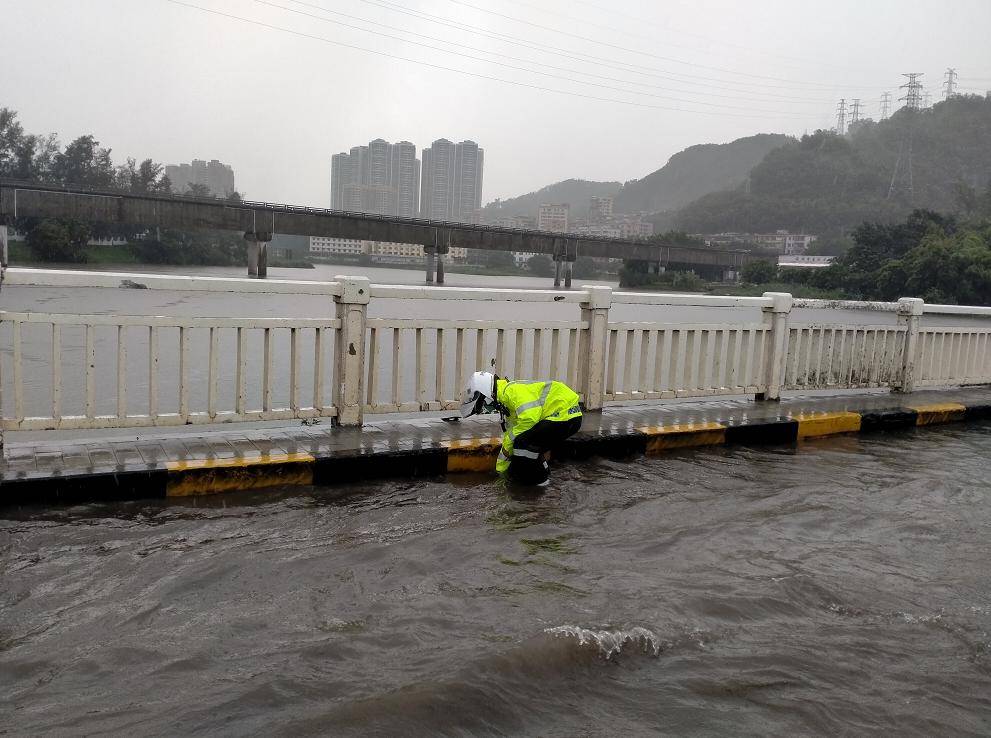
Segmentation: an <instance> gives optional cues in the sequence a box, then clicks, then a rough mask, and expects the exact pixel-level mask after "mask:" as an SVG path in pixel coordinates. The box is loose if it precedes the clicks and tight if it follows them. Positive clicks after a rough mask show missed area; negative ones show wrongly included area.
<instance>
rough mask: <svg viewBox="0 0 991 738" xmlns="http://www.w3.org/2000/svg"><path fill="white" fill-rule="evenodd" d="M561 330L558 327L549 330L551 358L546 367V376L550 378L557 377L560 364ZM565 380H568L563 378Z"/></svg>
mask: <svg viewBox="0 0 991 738" xmlns="http://www.w3.org/2000/svg"><path fill="white" fill-rule="evenodd" d="M560 353H561V331H560V329H558V328H554V329H552V330H551V358H550V366H549V368H548V376H549V377H550V378H551V379H557V378H558V371H559V369H560V366H561V356H560ZM564 381H565V382H567V381H568V380H567V379H565V380H564Z"/></svg>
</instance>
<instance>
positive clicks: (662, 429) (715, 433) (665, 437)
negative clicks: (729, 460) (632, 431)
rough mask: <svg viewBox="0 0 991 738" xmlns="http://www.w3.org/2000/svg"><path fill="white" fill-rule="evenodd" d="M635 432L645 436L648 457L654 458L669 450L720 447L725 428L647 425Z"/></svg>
mask: <svg viewBox="0 0 991 738" xmlns="http://www.w3.org/2000/svg"><path fill="white" fill-rule="evenodd" d="M637 430H638V431H639V432H640V433H643V434H644V435H645V436H647V448H646V453H647V455H648V456H655V455H658V454H661V453H663V452H664V451H668V450H671V449H677V448H694V447H698V446H722V445H723V444H725V443H726V426H725V425H723V424H722V423H712V422H704V423H675V424H673V425H648V426H643V427H641V428H638V429H637Z"/></svg>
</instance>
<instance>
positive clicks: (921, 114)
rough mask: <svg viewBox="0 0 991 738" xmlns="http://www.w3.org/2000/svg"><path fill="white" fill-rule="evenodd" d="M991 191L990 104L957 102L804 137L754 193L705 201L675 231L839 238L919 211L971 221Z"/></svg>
mask: <svg viewBox="0 0 991 738" xmlns="http://www.w3.org/2000/svg"><path fill="white" fill-rule="evenodd" d="M909 151H911V170H909ZM896 168H897V171H896ZM910 173H911V178H910V177H909V174H910ZM893 178H894V191H893V192H892V193H891V196H890V197H889V189H890V188H891V183H892V179H893ZM989 184H991V99H987V98H983V97H978V96H957V97H953V98H950V99H949V100H946V101H944V102H941V103H938V104H937V105H935V106H933V107H932V108H930V109H928V110H921V111H912V110H907V109H903V110H900V111H898V112H897V113H895V115H893V116H891V117H890V118H888V119H887V120H884V121H881V122H879V123H875V122H873V121H866V122H862V123H860V124H858V125H856V126H854V127H853V130H852V131H850V132H849V133H848V134H847V135H845V136H839V135H836V134H835V133H830V132H826V131H817V132H816V133H814V134H812V135H808V136H803V137H802V139H801V140H799V141H794V142H790V143H788V144H786V145H785V146H782V147H779V148H777V149H775V150H774V151H771V152H770V153H768V154H767V156H765V157H764V159H763V161H761V162H760V163H759V164H758V165H757V166H755V167H754V168H753V170H752V172H751V175H750V180H749V183H748V185H747V186H742V185H741V186H739V187H736V188H734V189H728V190H727V191H723V192H716V193H712V194H709V195H705V196H703V197H701V198H699V199H698V200H696V201H695V202H693V203H691V204H690V205H688V206H686V207H685V208H683V209H682V210H681V211H680V212H679V213H678V214H677V215H676V216H675V218H674V222H673V225H674V227H676V228H678V229H679V230H684V231H687V232H689V233H716V232H726V231H735V232H745V233H760V232H767V231H773V230H776V229H779V228H787V229H789V230H792V231H806V232H811V233H817V234H819V235H820V236H827V237H829V236H837V235H840V234H843V233H846V232H849V231H850V230H851V229H853V228H855V227H856V226H857V225H859V224H860V223H863V222H864V221H870V222H888V223H891V222H895V221H899V220H904V219H905V218H906V217H907V215H908V213H910V212H911V211H912V210H913V209H914V208H927V209H930V210H936V211H940V212H961V213H964V214H966V213H967V211H968V209H969V208H970V207H971V205H970V203H971V202H973V200H974V198H975V197H976V196H977V195H978V193H980V192H981V191H983V190H984V189H985V188H987V187H988V186H989Z"/></svg>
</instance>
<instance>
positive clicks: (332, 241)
mask: <svg viewBox="0 0 991 738" xmlns="http://www.w3.org/2000/svg"><path fill="white" fill-rule="evenodd" d="M310 253H311V254H322V255H330V254H347V255H349V256H356V255H359V254H365V253H368V252H367V251H366V250H365V242H364V241H362V240H361V239H360V238H330V237H326V236H310Z"/></svg>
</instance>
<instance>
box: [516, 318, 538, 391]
mask: <svg viewBox="0 0 991 738" xmlns="http://www.w3.org/2000/svg"><path fill="white" fill-rule="evenodd" d="M515 333H516V353H515V354H514V356H513V368H514V371H513V379H522V378H523V333H524V331H523V329H522V328H518V329H516V331H515ZM533 379H537V377H533Z"/></svg>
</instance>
